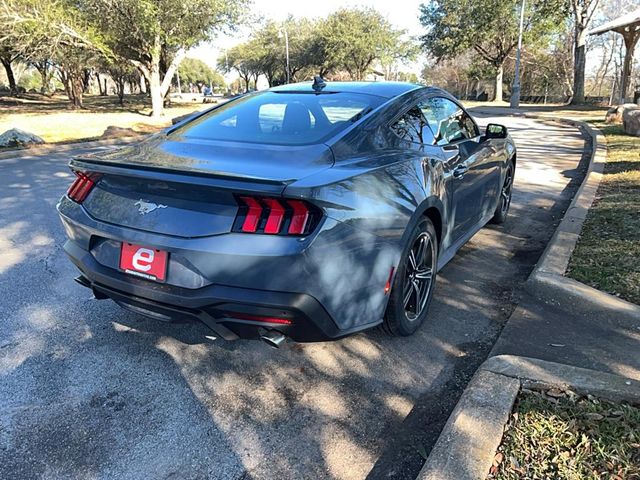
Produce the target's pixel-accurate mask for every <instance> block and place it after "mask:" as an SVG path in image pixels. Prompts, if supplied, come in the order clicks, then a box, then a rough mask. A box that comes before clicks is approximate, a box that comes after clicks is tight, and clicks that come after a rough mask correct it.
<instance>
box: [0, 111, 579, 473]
mask: <svg viewBox="0 0 640 480" xmlns="http://www.w3.org/2000/svg"><path fill="white" fill-rule="evenodd" d="M489 120H493V121H496V120H498V119H489V118H483V119H481V123H486V122H487V121H489ZM500 121H501V122H503V123H505V124H507V125H508V126H509V127H510V129H511V132H512V134H513V136H514V137H515V139H516V142H517V144H518V147H519V157H518V168H517V172H516V182H515V192H514V198H513V204H512V209H511V213H510V218H509V219H508V220H507V222H506V224H505V225H503V226H501V227H487V228H484V229H483V230H482V231H481V232H479V233H478V234H477V235H476V236H475V237H474V238H473V239H472V240H471V241H470V242H469V243H468V245H466V246H465V247H464V248H463V249H462V250H461V251H460V252H459V254H458V255H457V256H456V258H455V259H454V260H453V261H452V262H451V263H450V264H449V265H447V266H446V267H445V268H444V269H443V271H442V272H441V274H440V276H439V278H438V285H437V290H436V293H435V298H434V302H433V305H432V309H431V316H430V319H429V320H428V322H427V324H426V325H424V326H423V328H422V329H421V330H420V331H419V332H418V333H417V334H416V335H414V336H413V337H410V338H390V337H387V336H385V334H383V333H382V332H379V331H372V332H367V333H364V334H360V335H356V336H353V337H350V338H347V339H344V340H340V341H336V342H332V343H321V344H286V345H285V346H284V347H283V348H281V349H280V350H274V349H271V348H269V347H267V346H266V345H264V344H262V343H259V342H250V341H237V342H224V341H222V340H215V341H204V342H203V340H202V334H203V333H204V332H205V330H204V327H199V326H185V325H166V324H160V323H157V322H155V321H152V320H146V319H144V318H142V317H138V316H136V315H134V314H132V313H128V312H126V311H124V310H121V309H120V308H119V307H117V306H116V305H115V304H114V303H112V302H110V301H97V300H92V299H90V294H89V292H88V291H87V290H86V289H84V288H82V287H80V286H78V285H76V284H75V283H74V282H73V281H72V278H73V277H74V276H75V274H76V273H75V271H74V268H73V267H72V265H71V264H70V262H69V261H67V259H66V258H65V255H64V253H63V251H62V249H61V246H62V244H63V242H64V235H63V232H62V228H61V226H60V223H59V221H58V218H57V215H56V212H55V208H54V207H55V204H56V202H57V200H58V198H59V197H60V196H61V195H62V193H63V192H64V191H65V189H66V187H67V186H68V185H69V184H70V182H71V175H70V173H69V171H68V170H67V167H66V162H67V159H68V157H69V156H70V155H71V154H72V153H77V152H66V153H64V154H57V155H51V154H49V155H46V156H40V157H35V156H34V157H24V158H19V159H5V160H0V478H145V479H146V478H172V479H173V478H188V479H198V478H220V479H222V478H224V479H234V478H237V479H248V478H256V479H262V478H314V479H315V478H340V479H362V478H366V477H369V478H374V479H377V478H414V477H415V474H416V473H417V472H418V471H419V469H420V467H421V465H422V463H423V457H424V456H425V455H426V454H427V453H428V451H429V450H430V448H431V446H432V444H433V442H434V440H435V439H436V438H437V435H438V433H439V431H440V429H441V427H442V425H443V424H444V422H445V421H446V418H447V416H448V414H449V412H450V411H451V409H452V408H453V406H454V405H455V402H456V401H457V398H458V396H459V395H460V393H461V391H462V389H463V388H464V386H465V385H466V383H467V381H468V379H469V378H470V376H471V375H472V374H473V372H474V371H475V369H476V368H477V366H478V365H479V364H480V363H481V362H482V361H483V360H484V358H485V357H486V355H487V354H488V352H489V350H490V349H491V346H492V345H493V343H494V342H495V339H496V338H497V336H498V335H499V333H500V330H501V328H502V326H503V325H504V323H505V321H506V319H507V318H508V316H509V314H510V313H511V312H512V311H513V309H514V307H515V305H516V303H517V301H518V295H519V290H520V289H521V287H522V283H523V281H524V280H525V279H526V276H527V275H528V273H529V272H530V270H531V268H532V267H533V265H534V264H535V262H536V260H537V258H538V257H539V255H540V253H541V252H542V250H543V248H544V246H545V244H546V242H547V240H548V239H549V238H550V236H551V234H552V233H553V230H554V228H555V225H556V223H557V222H558V220H559V219H560V217H561V215H562V212H563V211H564V209H565V208H566V207H567V205H568V202H569V200H570V198H571V196H572V194H573V192H574V191H575V189H576V187H577V184H578V181H579V179H580V178H581V175H582V173H583V172H582V171H581V169H580V168H578V165H579V163H580V159H581V153H582V147H583V140H582V137H581V134H580V132H579V131H578V130H576V129H575V128H572V127H564V126H558V125H553V124H542V123H537V122H535V121H533V120H529V119H515V118H505V119H502V120H500ZM582 163H584V162H582Z"/></svg>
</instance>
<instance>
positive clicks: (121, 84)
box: [116, 77, 124, 106]
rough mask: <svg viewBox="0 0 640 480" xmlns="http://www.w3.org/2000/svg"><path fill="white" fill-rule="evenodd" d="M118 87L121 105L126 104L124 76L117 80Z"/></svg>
mask: <svg viewBox="0 0 640 480" xmlns="http://www.w3.org/2000/svg"><path fill="white" fill-rule="evenodd" d="M116 88H117V90H118V101H119V102H120V106H123V105H124V77H120V78H118V79H117V80H116Z"/></svg>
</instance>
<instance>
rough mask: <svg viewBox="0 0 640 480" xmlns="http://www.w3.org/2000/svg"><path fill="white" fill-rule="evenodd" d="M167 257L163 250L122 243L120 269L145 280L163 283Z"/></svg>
mask: <svg viewBox="0 0 640 480" xmlns="http://www.w3.org/2000/svg"><path fill="white" fill-rule="evenodd" d="M168 257H169V254H168V253H167V252H165V251H164V250H158V249H157V248H152V247H144V246H142V245H134V244H132V243H127V242H124V243H123V244H122V250H121V251H120V269H122V270H123V271H125V272H126V273H129V274H131V275H136V276H137V277H142V278H146V279H147V280H154V281H156V282H164V280H165V278H166V274H167V258H168Z"/></svg>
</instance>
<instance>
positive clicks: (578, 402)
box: [488, 390, 640, 480]
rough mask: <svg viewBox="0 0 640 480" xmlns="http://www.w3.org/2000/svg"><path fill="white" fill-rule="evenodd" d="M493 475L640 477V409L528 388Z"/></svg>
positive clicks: (568, 479) (595, 479)
mask: <svg viewBox="0 0 640 480" xmlns="http://www.w3.org/2000/svg"><path fill="white" fill-rule="evenodd" d="M488 478H492V479H498V480H516V479H518V480H519V479H563V480H599V479H609V480H640V409H638V408H636V407H632V406H629V405H624V404H615V403H610V402H607V401H603V400H598V399H595V398H593V397H589V398H585V397H577V396H576V395H575V394H573V393H572V392H560V391H558V390H551V391H549V392H547V394H543V393H540V392H531V391H526V390H525V391H522V392H521V393H520V395H519V397H518V399H517V401H516V406H515V408H514V411H513V413H512V415H511V419H510V421H509V423H508V425H507V430H506V432H505V434H504V437H503V439H502V444H501V445H500V447H499V449H498V453H497V454H496V457H495V460H494V465H493V467H492V468H491V472H490V474H489V476H488Z"/></svg>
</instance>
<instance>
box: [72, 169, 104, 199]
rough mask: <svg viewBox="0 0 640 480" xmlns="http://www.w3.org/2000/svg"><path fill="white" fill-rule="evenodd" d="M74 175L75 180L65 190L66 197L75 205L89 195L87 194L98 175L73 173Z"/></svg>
mask: <svg viewBox="0 0 640 480" xmlns="http://www.w3.org/2000/svg"><path fill="white" fill-rule="evenodd" d="M73 173H75V174H76V177H77V178H76V179H75V180H74V182H73V183H72V184H71V186H70V187H69V190H67V196H68V197H69V198H70V199H71V200H73V201H74V202H77V203H82V202H84V201H85V199H86V198H87V195H89V192H90V191H91V189H92V188H93V187H94V185H95V184H96V182H97V181H98V179H99V178H100V177H99V175H98V174H95V173H83V172H73Z"/></svg>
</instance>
